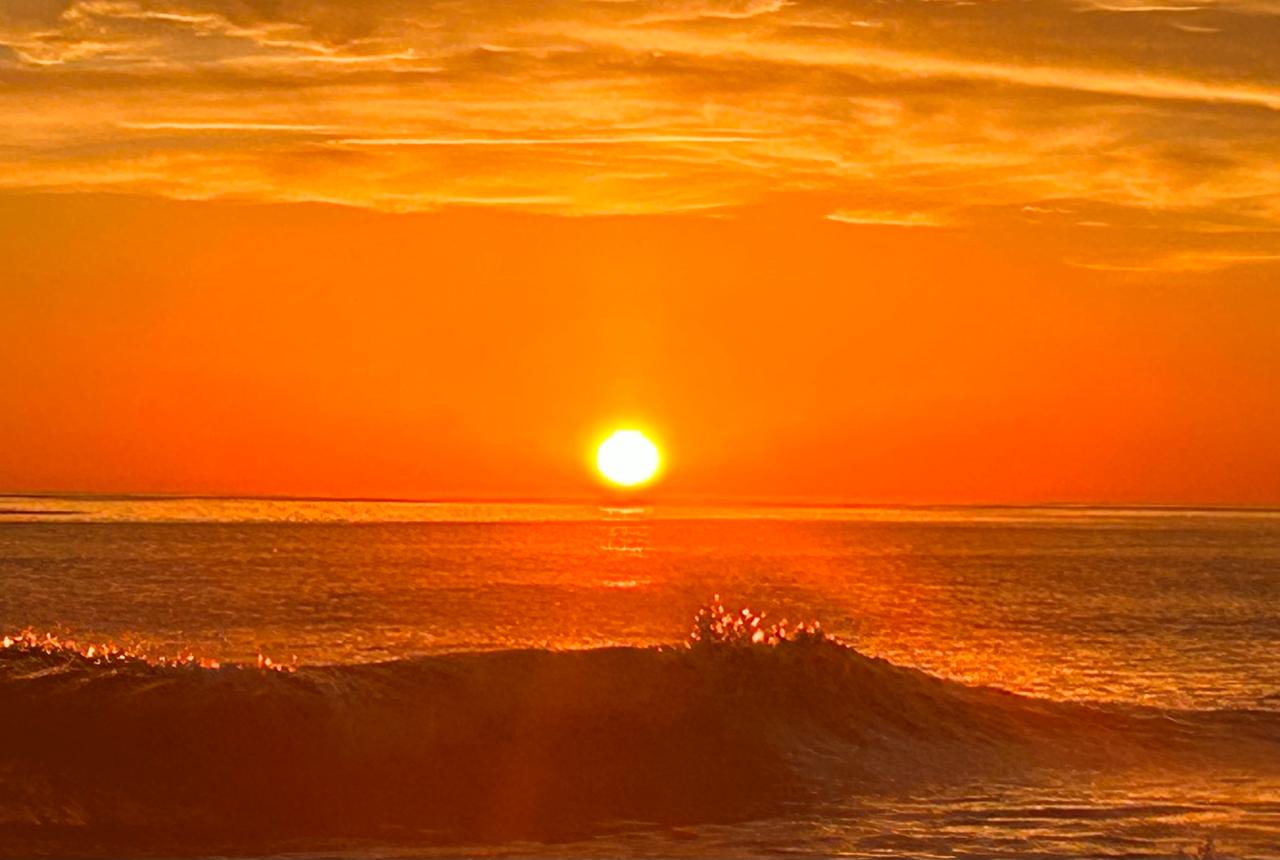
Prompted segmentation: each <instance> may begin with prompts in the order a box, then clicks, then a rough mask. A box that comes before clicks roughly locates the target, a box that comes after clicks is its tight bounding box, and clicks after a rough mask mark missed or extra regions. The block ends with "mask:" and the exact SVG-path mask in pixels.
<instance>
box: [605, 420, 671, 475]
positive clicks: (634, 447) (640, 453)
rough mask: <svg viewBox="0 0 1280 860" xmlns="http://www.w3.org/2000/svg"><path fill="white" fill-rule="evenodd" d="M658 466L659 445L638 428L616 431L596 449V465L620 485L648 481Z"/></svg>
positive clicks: (659, 459)
mask: <svg viewBox="0 0 1280 860" xmlns="http://www.w3.org/2000/svg"><path fill="white" fill-rule="evenodd" d="M661 465H662V455H661V454H659V453H658V446H657V445H655V444H653V442H651V441H650V440H649V437H648V436H645V435H644V434H643V433H641V432H640V431H639V430H615V431H613V433H612V434H610V436H609V438H608V439H605V440H604V441H603V442H601V443H600V447H599V448H597V449H596V468H597V469H599V470H600V474H601V475H603V476H604V478H605V480H607V481H609V482H610V483H612V484H616V485H618V486H619V487H638V486H640V485H641V484H646V483H648V482H649V481H651V480H653V476H654V475H656V474H658V467H659V466H661Z"/></svg>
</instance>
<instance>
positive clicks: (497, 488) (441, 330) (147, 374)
mask: <svg viewBox="0 0 1280 860" xmlns="http://www.w3.org/2000/svg"><path fill="white" fill-rule="evenodd" d="M826 211H827V208H825V206H824V204H822V203H821V201H817V202H815V201H809V200H806V199H803V198H801V199H794V198H787V199H785V200H770V199H765V200H764V201H762V202H761V203H759V204H758V205H755V206H752V207H747V208H743V209H740V210H739V211H736V212H735V213H734V214H733V217H720V218H715V217H705V216H702V215H693V214H679V213H667V214H647V215H635V216H619V215H610V216H578V217H566V216H562V215H539V214H531V213H526V212H520V211H507V210H501V209H498V210H495V209H465V208H464V209H457V208H446V209H443V210H440V211H436V212H426V213H417V214H414V213H402V214H387V213H378V212H374V211H369V210H361V209H350V208H342V207H335V206H329V205H324V204H317V203H292V204H291V203H273V204H258V205H253V204H240V203H230V202H215V201H209V202H173V201H168V202H166V201H164V200H162V199H159V198H130V197H120V196H107V195H93V194H79V195H52V196H45V195H35V194H31V195H28V194H16V193H11V194H9V195H7V196H0V260H3V261H4V271H3V278H4V280H3V284H2V286H0V290H2V291H3V292H2V293H0V300H2V301H3V305H2V306H0V307H2V308H3V313H2V314H0V366H2V367H4V368H5V373H4V374H3V376H2V377H0V416H3V420H0V489H4V490H84V491H146V492H195V493H236V494H241V493H244V494H258V493H262V494H320V495H341V496H352V495H354V496H378V497H383V496H395V497H422V496H453V497H456V496H485V497H487V496H505V497H511V496H521V497H565V496H578V495H582V494H587V493H592V492H594V491H595V489H594V488H595V483H594V480H595V479H594V478H593V476H592V475H591V473H590V470H589V469H588V468H587V457H588V453H589V451H588V448H589V446H590V445H591V443H592V441H593V440H596V439H598V438H599V435H600V433H601V431H602V430H604V429H607V428H608V427H609V426H610V425H613V424H628V423H637V422H638V423H639V424H641V425H642V426H645V427H649V428H653V430H654V431H655V432H656V434H657V435H658V437H659V438H660V439H661V441H662V443H663V446H664V452H665V453H666V455H667V457H668V463H667V467H668V471H667V475H666V476H665V479H664V481H663V483H662V485H661V488H660V491H659V493H660V495H663V496H667V497H670V498H692V497H697V498H707V497H714V498H755V499H774V500H781V499H789V500H808V501H819V500H840V501H886V502H912V503H915V502H975V501H996V502H1027V501H1037V500H1064V501H1102V502H1134V501H1150V502H1166V503H1180V502H1218V503H1234V502H1240V503H1276V502H1280V446H1278V445H1277V444H1276V439H1277V438H1280V386H1278V385H1277V384H1276V380H1277V379H1280V338H1277V337H1276V332H1277V328H1276V321H1277V320H1280V291H1277V290H1276V288H1275V287H1276V281H1275V270H1274V268H1270V269H1269V268H1267V267H1252V268H1250V267H1245V268H1237V269H1231V270H1229V275H1230V276H1229V277H1228V276H1226V275H1224V274H1223V272H1221V271H1216V272H1191V273H1163V274H1162V275H1161V276H1159V277H1155V278H1143V277H1135V276H1134V275H1133V273H1129V272H1104V271H1097V270H1091V269H1085V268H1081V267H1078V266H1071V265H1068V264H1065V263H1063V262H1061V261H1060V260H1059V257H1060V251H1061V249H1060V247H1058V246H1057V245H1054V244H1053V243H1054V242H1055V241H1057V240H1056V239H1054V238H1053V237H1052V236H1044V235H1042V234H1039V233H1035V232H1032V231H1030V230H1027V229H1019V228H1018V227H1016V226H1013V225H1005V226H1003V227H1001V228H1000V229H995V228H989V229H988V228H980V227H974V228H971V229H913V228H911V227H907V226H885V225H865V224H852V223H847V222H842V221H838V220H833V219H830V218H825V217H822V216H823V214H824V213H825V212H826Z"/></svg>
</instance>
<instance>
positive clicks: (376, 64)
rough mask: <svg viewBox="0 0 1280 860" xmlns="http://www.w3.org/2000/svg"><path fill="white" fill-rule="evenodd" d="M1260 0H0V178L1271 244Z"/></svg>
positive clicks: (1261, 251) (1270, 24)
mask: <svg viewBox="0 0 1280 860" xmlns="http://www.w3.org/2000/svg"><path fill="white" fill-rule="evenodd" d="M1277 11H1278V9H1277V8H1276V7H1275V6H1274V5H1272V4H1269V3H1268V2H1266V0H1247V2H1246V0H1241V2H1223V3H1214V4H1186V3H1168V4H1166V3H1160V4H1148V3H1100V2H1079V0H1070V2H1068V0H1031V2H1026V3H1019V4H1009V3H1003V2H994V0H993V2H985V3H979V4H972V3H950V2H945V0H915V2H903V3H897V4H893V5H885V4H882V3H877V2H871V0H866V2H859V0H853V2H833V0H586V2H571V0H549V2H532V0H516V2H509V3H489V2H480V0H437V2H422V0H413V2H410V0H374V2H370V3H360V4H353V3H347V2H337V0H261V2H256V1H255V0H166V2H156V0H70V2H69V0H57V2H54V0H9V2H6V3H4V4H0V110H3V111H4V113H5V116H6V117H7V119H8V121H7V122H6V123H5V125H4V126H3V127H0V186H2V187H7V188H10V189H14V188H25V189H46V190H64V191H65V190H121V191H129V192H133V193H147V194H161V195H168V196H177V197H190V198H214V197H235V198H244V199H255V200H267V201H308V200H310V201H328V202H340V203H345V204H350V205H358V206H368V207H376V208H383V209H393V210H414V209H431V208H437V207H441V206H451V205H489V206H505V207H518V208H526V209H539V210H548V211H554V212H563V213H631V212H668V211H671V212H674V211H680V212H687V211H715V212H717V213H719V214H724V213H725V212H732V211H733V210H735V209H740V208H744V207H754V206H760V205H794V206H798V207H800V208H801V209H802V210H804V211H808V212H811V213H812V215H813V217H815V218H823V217H829V218H831V219H832V220H836V221H842V222H844V223H846V224H848V226H849V228H850V229H859V228H860V227H865V226H867V225H872V224H874V225H878V226H880V227H892V226H899V227H903V228H911V229H965V228H974V229H982V228H984V227H990V226H996V225H1001V224H1004V225H1015V226H1017V227H1018V228H1019V229H1024V228H1025V229H1038V230H1045V231H1051V232H1052V233H1053V235H1054V236H1057V237H1059V238H1062V239H1063V241H1064V242H1066V243H1067V244H1069V245H1071V251H1070V253H1068V252H1065V251H1064V258H1067V259H1069V260H1070V261H1073V262H1077V263H1078V264H1080V265H1086V266H1094V267H1105V266H1112V267H1114V268H1116V269H1117V270H1120V269H1123V270H1126V271H1129V270H1143V269H1144V268H1147V269H1150V270H1152V271H1168V270H1169V269H1170V268H1171V267H1181V268H1182V269H1184V270H1186V271H1200V270H1204V269H1205V268H1207V267H1216V266H1223V265H1225V266H1230V265H1269V264H1270V263H1271V262H1272V257H1273V256H1274V255H1273V253H1271V251H1272V249H1273V248H1274V241H1275V237H1276V236H1277V231H1278V230H1280V170H1278V169H1277V168H1276V166H1275V164H1276V160H1275V143H1274V141H1275V140H1277V139H1280V52H1277V51H1275V50H1274V46H1275V45H1276V44H1280V14H1276V12H1277ZM788 200H790V201H791V204H787V203H786V202H785V201H788ZM780 201H782V202H780ZM850 213H854V215H853V216H851V215H850ZM866 213H872V215H867V214H866ZM875 213H887V214H880V215H876V214H875ZM895 213H897V214H895ZM902 213H907V214H906V215H903V214H902ZM1098 213H1104V214H1101V215H1100V214H1098ZM873 215H874V217H873ZM854 216H856V217H854ZM1118 233H1122V234H1123V235H1124V236H1125V237H1126V242H1123V243H1122V242H1118V241H1114V240H1110V239H1105V238H1104V239H1100V238H1098V237H1099V236H1106V235H1110V234H1118ZM1075 237H1078V238H1075ZM1206 237H1207V238H1206ZM1122 245H1123V246H1125V247H1126V248H1128V250H1127V251H1126V252H1125V254H1124V255H1123V259H1120V256H1118V253H1117V251H1116V250H1115V249H1116V248H1119V247H1121V246H1122Z"/></svg>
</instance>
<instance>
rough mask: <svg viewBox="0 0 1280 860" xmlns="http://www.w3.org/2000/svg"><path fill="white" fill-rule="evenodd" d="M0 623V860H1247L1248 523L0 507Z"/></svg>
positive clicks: (1255, 834) (1272, 661)
mask: <svg viewBox="0 0 1280 860" xmlns="http://www.w3.org/2000/svg"><path fill="white" fill-rule="evenodd" d="M0 636H2V637H4V638H3V645H4V647H3V648H0V857H34V856H49V857H107V856H128V857H134V856H138V857H142V856H184V857H212V856H253V857H266V856H299V857H330V856H334V857H439V856H481V857H490V856H494V857H497V856H501V857H506V856H521V857H523V856H531V857H549V856H572V857H615V856H619V857H622V856H625V857H664V856H672V857H719V856H733V857H745V856H770V855H778V854H786V855H798V856H843V857H913V858H916V857H918V858H933V857H972V858H979V857H982V858H988V857H990V858H996V857H1009V858H1059V857H1060V858H1082V857H1134V858H1136V857H1152V858H1158V857H1176V856H1179V852H1188V853H1193V854H1194V852H1197V851H1198V852H1200V854H1201V855H1206V854H1207V853H1212V854H1213V856H1219V857H1223V856H1226V857H1238V858H1246V857H1247V858H1280V512H1278V511H1269V510H1252V509H1249V510H1227V509H1212V510H1194V509H1183V508H1085V507H1045V508H1023V507H1019V508H801V507H793V508H787V507H765V506H760V507H697V508H695V507H663V506H640V505H634V506H599V505H543V504H453V503H449V504H437V503H412V502H343V501H290V500H248V499H246V500H237V499H174V498H164V499H151V498H106V497H50V496H38V497H30V496H27V497H17V496H15V497H0ZM1210 840H1211V841H1212V848H1209V847H1208V846H1207V843H1208V842H1209V841H1210Z"/></svg>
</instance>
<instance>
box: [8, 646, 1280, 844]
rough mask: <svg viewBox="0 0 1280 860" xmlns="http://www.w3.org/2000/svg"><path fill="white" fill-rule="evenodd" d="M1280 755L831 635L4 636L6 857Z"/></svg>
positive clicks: (714, 816)
mask: <svg viewBox="0 0 1280 860" xmlns="http://www.w3.org/2000/svg"><path fill="white" fill-rule="evenodd" d="M1274 761H1280V715H1277V714H1275V713H1267V712H1248V711H1237V712H1161V711H1155V710H1133V709H1118V708H1105V709H1102V708H1093V707H1088V706H1085V705H1073V704H1064V703H1051V702H1046V701H1041V700H1035V699H1028V698H1025V697H1020V696H1016V695H1012V694H1008V693H1002V692H998V691H995V690H991V689H985V688H973V687H966V686H963V685H960V684H956V683H953V682H948V681H943V680H939V679H937V678H933V677H931V676H928V675H925V674H923V673H920V672H917V671H915V670H911V669H905V668H901V667H898V666H894V665H891V664H889V663H886V662H884V661H882V660H877V659H872V658H868V657H866V656H864V655H861V654H859V653H858V652H856V651H854V650H853V649H851V648H849V647H846V646H844V645H841V644H839V643H837V642H833V641H831V640H826V639H822V638H821V637H811V638H806V639H803V640H800V641H796V640H791V641H785V640H784V641H780V642H776V643H773V644H768V643H762V644H751V643H745V644H744V643H717V642H702V643H695V645H694V646H693V647H689V648H684V647H681V648H671V649H641V648H609V649H598V650H588V651H560V652H556V651H544V650H523V651H504V652H493V653H470V654H453V655H443V656H435V657H425V658H418V659H412V660H400V661H395V662H389V663H382V664H366V665H358V666H332V667H304V668H302V669H299V670H298V671H296V672H292V673H286V672H271V671H262V670H260V669H254V668H240V667H219V668H201V667H198V666H177V667H175V666H156V665H152V664H149V663H147V662H145V661H142V660H138V659H117V660H113V661H105V662H104V661H102V660H100V659H95V658H92V657H86V656H84V655H82V654H79V653H76V652H67V651H61V650H58V649H42V648H33V647H25V648H22V647H14V648H7V649H4V650H0V854H6V853H7V854H8V855H9V856H27V855H30V854H35V853H49V854H57V853H67V854H72V855H80V854H84V853H96V852H99V851H105V850H108V849H109V850H111V851H113V852H115V853H128V851H134V850H137V851H139V852H140V853H147V852H163V853H172V854H181V853H205V852H208V851H211V850H217V851H219V852H228V853H234V852H235V851H236V850H237V846H249V845H261V844H268V843H270V841H271V840H304V841H308V840H309V841H315V840H323V839H326V838H342V837H356V836H362V835H364V836H374V835H377V834H385V833H398V834H400V837H404V835H405V834H413V837H412V838H415V839H419V838H420V839H424V840H428V839H429V840H437V841H440V840H443V841H446V842H447V841H456V840H469V841H475V840H489V839H507V838H536V839H559V838H573V837H576V836H581V835H585V834H590V833H592V832H602V831H603V830H605V829H607V828H610V827H613V826H616V824H617V823H618V822H636V821H642V822H657V823H669V824H676V823H691V822H699V821H716V820H734V819H741V818H746V817H752V816H757V815H767V814H770V813H771V812H776V811H777V810H780V809H783V808H793V807H794V806H795V805H796V804H802V803H805V802H806V801H807V800H812V799H815V798H818V797H819V796H821V795H822V793H823V792H825V791H831V790H834V789H833V786H839V789H838V790H839V791H842V792H845V793H848V792H858V791H862V792H875V791H878V790H885V789H893V788H901V787H903V786H904V785H907V784H910V783H913V782H917V781H926V782H936V781H940V780H960V779H968V778H976V777H1001V776H1017V775H1023V776H1025V775H1026V774H1029V773H1034V772H1037V771H1042V770H1044V769H1055V768H1067V767H1070V768H1108V769H1112V768H1115V767H1117V766H1123V765H1125V764H1133V765H1135V766H1139V765H1140V766H1148V765H1151V764H1160V765H1162V766H1169V767H1188V768H1199V767H1205V766H1219V765H1222V764H1224V763H1225V764H1231V765H1233V766H1234V765H1241V766H1251V765H1250V763H1257V762H1274ZM400 837H397V838H400ZM290 844H295V843H290ZM140 846H149V847H147V848H146V849H145V850H143V849H142V848H141V847H140ZM124 849H128V851H126V850H124Z"/></svg>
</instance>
